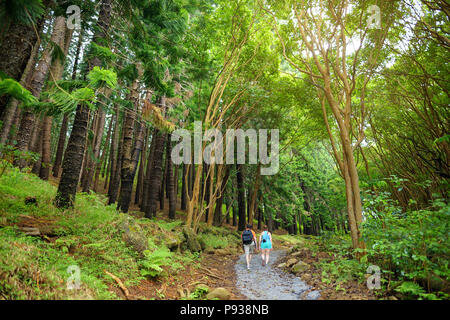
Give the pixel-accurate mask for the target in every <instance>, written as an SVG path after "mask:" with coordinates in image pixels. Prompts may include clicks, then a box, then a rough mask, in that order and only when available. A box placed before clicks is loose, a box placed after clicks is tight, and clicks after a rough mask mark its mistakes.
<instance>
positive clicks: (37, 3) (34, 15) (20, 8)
mask: <svg viewBox="0 0 450 320" xmlns="http://www.w3.org/2000/svg"><path fill="white" fill-rule="evenodd" d="M43 13H44V6H43V5H42V0H3V1H2V2H0V21H2V23H4V22H7V21H10V22H13V23H22V24H25V25H29V24H31V23H36V21H37V19H38V18H39V17H40V16H42V14H43Z"/></svg>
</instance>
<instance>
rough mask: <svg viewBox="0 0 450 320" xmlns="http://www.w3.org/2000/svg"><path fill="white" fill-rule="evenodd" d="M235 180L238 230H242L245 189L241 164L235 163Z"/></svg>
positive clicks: (243, 224) (243, 225) (244, 222)
mask: <svg viewBox="0 0 450 320" xmlns="http://www.w3.org/2000/svg"><path fill="white" fill-rule="evenodd" d="M236 170H237V171H236V181H237V189H238V190H237V193H238V207H239V224H238V230H239V231H242V230H244V229H245V225H246V219H245V218H246V212H245V189H244V172H243V171H244V170H243V165H242V164H236Z"/></svg>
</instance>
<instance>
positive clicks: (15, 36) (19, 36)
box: [0, 17, 45, 120]
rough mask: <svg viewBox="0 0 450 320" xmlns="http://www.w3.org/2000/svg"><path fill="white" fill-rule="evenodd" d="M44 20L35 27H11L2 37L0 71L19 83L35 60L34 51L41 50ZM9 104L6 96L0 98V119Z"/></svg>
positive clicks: (18, 24) (15, 24)
mask: <svg viewBox="0 0 450 320" xmlns="http://www.w3.org/2000/svg"><path fill="white" fill-rule="evenodd" d="M44 20H45V18H44V17H42V18H41V19H39V20H38V22H37V23H36V24H35V25H33V24H31V23H30V24H27V25H23V24H20V23H13V24H11V25H10V27H9V30H8V31H5V33H4V35H5V36H3V35H2V39H0V71H2V72H4V73H5V74H6V75H7V76H9V77H11V78H13V79H15V80H17V81H20V80H21V79H22V76H23V74H24V73H25V70H26V68H27V64H28V63H29V61H30V60H31V61H32V60H33V59H34V57H33V51H34V50H35V49H36V50H37V49H39V45H40V41H39V39H38V34H40V32H41V31H42V27H43V25H44ZM35 28H36V29H35ZM36 45H37V48H36ZM9 100H11V99H9ZM7 103H8V98H7V97H6V96H3V97H0V117H1V118H2V119H3V120H4V118H5V116H6V113H5V108H6V105H7ZM8 111H9V112H12V111H10V110H8Z"/></svg>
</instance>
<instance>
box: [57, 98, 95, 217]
mask: <svg viewBox="0 0 450 320" xmlns="http://www.w3.org/2000/svg"><path fill="white" fill-rule="evenodd" d="M88 118H89V108H88V107H87V106H81V105H80V106H78V108H77V112H76V114H75V120H74V124H73V128H72V133H71V134H70V137H69V142H68V144H67V148H66V152H65V153H64V161H63V166H62V168H63V171H62V174H61V180H60V182H59V186H58V191H57V193H56V199H55V205H56V206H57V207H58V208H68V207H72V206H73V204H74V202H75V195H76V193H77V186H78V181H79V176H80V170H81V165H82V164H83V155H84V148H85V143H86V133H87V127H88Z"/></svg>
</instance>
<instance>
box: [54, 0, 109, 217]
mask: <svg viewBox="0 0 450 320" xmlns="http://www.w3.org/2000/svg"><path fill="white" fill-rule="evenodd" d="M100 6H101V8H100V13H99V18H98V21H97V27H98V28H97V30H96V31H95V33H94V40H93V42H94V43H100V42H101V39H102V38H103V39H104V38H106V37H107V32H108V30H109V27H110V19H111V0H102V2H101V5H100ZM100 65H101V61H100V59H99V58H97V57H96V58H93V59H92V60H91V61H89V70H92V68H94V67H95V66H100ZM88 119H89V108H87V107H85V106H81V105H80V106H78V108H77V113H76V114H75V119H74V124H73V129H72V133H71V134H70V138H69V143H68V145H67V148H66V152H65V155H64V161H63V165H62V167H63V172H62V174H61V180H60V182H59V186H58V192H57V195H56V199H55V203H56V206H57V207H59V208H61V207H71V206H73V204H74V201H75V195H76V192H77V185H78V182H79V177H80V171H81V166H82V164H83V156H84V151H85V150H84V149H85V142H86V134H87V129H88Z"/></svg>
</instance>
